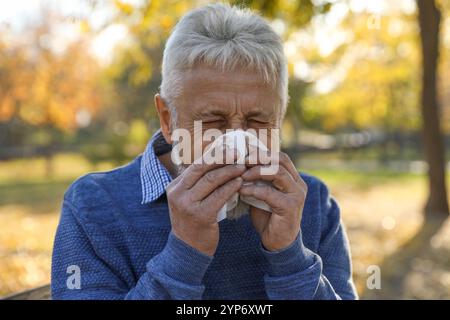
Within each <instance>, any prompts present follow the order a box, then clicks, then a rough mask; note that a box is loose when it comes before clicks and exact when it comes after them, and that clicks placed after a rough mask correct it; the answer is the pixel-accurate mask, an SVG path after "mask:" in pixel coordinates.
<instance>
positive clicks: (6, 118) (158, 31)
mask: <svg viewBox="0 0 450 320" xmlns="http://www.w3.org/2000/svg"><path fill="white" fill-rule="evenodd" d="M232 2H233V3H239V4H240V5H244V6H249V7H252V8H254V9H257V10H259V11H260V12H261V13H262V14H263V15H264V16H266V17H267V18H268V19H270V21H271V24H272V25H273V27H274V29H275V30H276V31H277V32H278V33H279V34H280V35H281V36H282V37H283V39H284V41H285V51H286V54H287V56H288V59H289V71H290V89H289V90H290V96H291V100H290V105H289V108H288V113H287V116H286V120H285V122H284V125H283V132H282V134H283V148H284V149H285V150H286V151H287V152H288V153H289V154H290V155H291V156H292V158H293V159H295V161H296V164H297V166H298V169H299V170H300V171H306V172H308V173H311V174H314V175H316V176H318V177H319V178H321V179H322V180H324V181H325V182H326V183H327V184H328V185H329V187H330V188H331V191H332V193H333V194H334V196H335V197H336V198H337V200H338V202H339V203H340V206H341V209H342V218H343V221H344V223H345V225H346V227H347V230H348V234H349V238H350V242H351V248H352V254H353V267H354V278H355V281H356V285H357V289H358V292H359V294H360V295H361V297H362V298H366V299H377V298H385V299H402V298H408V299H425V298H436V299H449V298H450V222H449V219H447V218H448V197H449V195H450V192H449V191H448V189H446V187H445V185H446V184H445V182H447V185H448V183H449V181H450V175H449V174H445V167H447V169H448V168H449V162H448V159H450V1H447V0H417V1H416V0H398V1H388V0H377V1H373V0H332V1H331V0H289V1H288V0H286V1H283V0H279V1H278V0H274V1H267V0H264V1H257V0H254V1H252V0H248V1H232ZM204 3H205V1H198V0H187V1H172V0H164V1H163V0H152V1H150V0H148V1H147V0H63V1H57V0H14V1H1V2H0V296H3V295H9V294H11V293H14V292H18V291H22V290H26V289H30V288H33V287H36V286H39V285H44V284H47V283H49V281H50V262H51V251H52V245H53V237H54V233H55V230H56V226H57V223H58V219H59V209H60V203H61V199H62V196H63V194H64V191H65V189H66V188H67V187H68V185H69V184H70V183H71V182H72V181H73V180H74V179H75V178H77V177H78V176H80V175H82V174H85V173H87V172H89V171H94V170H106V169H109V168H112V167H114V166H117V165H121V164H124V163H126V162H127V161H129V160H130V159H132V158H134V157H135V156H137V155H138V154H140V153H141V152H142V151H143V150H144V146H145V144H146V142H147V140H148V139H149V137H150V136H151V134H152V133H153V132H154V131H155V130H156V129H157V128H158V122H157V117H156V112H155V109H154V106H153V96H154V94H155V93H156V92H157V91H158V86H159V84H160V80H161V78H160V64H161V58H162V51H163V47H164V43H165V39H166V38H167V37H168V35H169V33H170V30H171V28H172V27H173V26H174V24H175V23H176V21H177V19H178V18H179V17H180V16H181V15H183V13H185V12H186V11H187V10H189V9H190V8H192V7H195V6H198V5H201V4H204ZM424 84H425V85H424ZM445 150H447V151H445ZM447 171H448V170H447ZM374 265H375V266H379V267H380V270H381V279H382V281H381V289H373V290H371V289H369V288H368V287H367V285H366V284H367V280H368V277H370V275H371V274H373V273H372V272H371V270H373V269H371V266H374Z"/></svg>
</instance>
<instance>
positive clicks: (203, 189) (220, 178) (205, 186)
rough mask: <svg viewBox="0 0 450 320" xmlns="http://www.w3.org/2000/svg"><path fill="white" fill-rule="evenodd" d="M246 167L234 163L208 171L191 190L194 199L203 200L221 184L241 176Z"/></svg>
mask: <svg viewBox="0 0 450 320" xmlns="http://www.w3.org/2000/svg"><path fill="white" fill-rule="evenodd" d="M245 169H246V168H245V165H243V164H233V165H227V166H224V167H221V168H217V169H214V170H211V171H208V172H206V173H205V175H204V176H203V177H201V178H200V179H199V180H198V181H197V183H196V184H195V185H194V186H193V187H192V188H191V189H190V190H189V192H191V193H192V199H193V200H195V201H200V200H203V199H204V198H206V197H207V196H208V195H210V194H211V193H212V192H213V191H214V190H215V189H217V188H218V187H220V186H221V185H223V184H225V183H226V182H228V181H230V180H231V179H233V178H236V177H238V176H240V175H241V174H242V173H244V171H245Z"/></svg>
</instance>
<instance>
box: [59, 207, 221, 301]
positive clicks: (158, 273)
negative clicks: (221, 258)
mask: <svg viewBox="0 0 450 320" xmlns="http://www.w3.org/2000/svg"><path fill="white" fill-rule="evenodd" d="M75 210H76V209H75V208H74V207H73V206H72V205H70V203H68V202H67V201H65V202H64V203H63V208H62V213H61V220H60V223H59V226H58V229H57V232H56V237H55V243H54V248H53V258H52V281H51V288H52V298H53V299H77V300H78V299H98V300H102V299H116V300H120V299H201V297H202V294H203V291H204V286H203V285H202V279H203V276H204V274H205V272H206V270H207V268H208V266H209V264H210V263H211V261H212V257H209V256H207V255H204V254H203V253H201V252H199V251H198V250H196V249H194V248H192V247H190V246H189V245H187V244H186V243H184V242H183V241H181V240H179V239H178V238H176V237H175V236H174V235H173V234H172V233H170V234H169V237H168V240H167V243H166V245H165V247H164V249H163V250H162V251H161V252H160V253H159V254H157V255H156V256H154V257H153V258H152V259H150V261H148V263H147V265H146V272H144V274H143V275H142V276H141V277H140V278H139V279H138V281H137V283H136V284H135V286H134V287H132V288H130V286H129V284H128V283H126V281H125V280H123V277H121V274H120V273H121V270H120V266H119V267H116V266H112V265H111V263H109V262H107V261H105V260H104V259H102V257H101V255H99V254H98V252H97V249H96V247H95V246H94V245H93V243H92V241H91V240H90V236H89V235H88V234H87V232H86V231H85V228H84V226H83V225H82V223H81V222H80V221H79V220H78V219H76V212H74V211H75ZM74 266H75V267H76V269H74V268H73V267H74ZM71 270H78V271H79V280H80V281H79V283H78V284H79V285H78V286H74V285H70V282H71V281H72V279H73V278H71V276H73V275H72V274H71V272H70V271H71Z"/></svg>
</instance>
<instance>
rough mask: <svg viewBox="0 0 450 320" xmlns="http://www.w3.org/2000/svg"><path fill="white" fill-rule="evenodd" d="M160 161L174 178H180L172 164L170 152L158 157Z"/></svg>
mask: <svg viewBox="0 0 450 320" xmlns="http://www.w3.org/2000/svg"><path fill="white" fill-rule="evenodd" d="M158 159H159V161H161V163H162V165H163V166H164V167H165V168H166V169H167V171H169V173H170V175H171V177H172V178H176V177H177V176H178V170H177V168H176V167H175V166H174V165H173V163H172V158H171V155H170V152H167V153H164V154H162V155H159V156H158Z"/></svg>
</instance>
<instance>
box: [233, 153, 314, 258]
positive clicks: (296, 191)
mask: <svg viewBox="0 0 450 320" xmlns="http://www.w3.org/2000/svg"><path fill="white" fill-rule="evenodd" d="M267 166H270V165H267ZM263 167H264V166H262V165H255V166H253V167H251V168H250V169H249V170H247V171H246V172H245V173H244V174H243V175H242V178H243V179H244V182H243V185H242V187H241V188H240V190H239V193H240V194H241V195H244V196H252V197H254V198H256V199H259V200H262V201H264V202H266V203H267V204H268V205H269V206H270V207H271V209H272V213H271V214H270V213H268V212H266V211H264V210H261V209H258V208H255V207H251V208H250V216H251V219H252V222H253V225H254V226H255V228H256V230H257V231H258V233H259V234H260V236H261V241H262V244H263V246H264V247H265V248H266V249H267V250H269V251H276V250H281V249H284V248H286V247H288V246H289V245H290V244H291V243H292V242H293V241H294V240H295V238H296V237H297V235H298V233H299V231H300V221H301V218H302V212H303V206H304V203H305V199H306V193H307V185H306V183H305V182H304V181H303V180H302V179H301V178H300V176H299V174H298V172H297V170H296V169H295V166H294V164H293V163H292V161H291V159H290V158H289V157H288V156H287V155H286V154H285V153H282V152H280V153H279V166H278V171H277V172H276V173H274V174H267V171H266V172H264V171H263V173H264V174H261V169H262V168H263ZM257 180H264V181H269V182H271V183H272V185H273V186H270V185H255V184H254V183H252V182H254V181H257Z"/></svg>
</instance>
